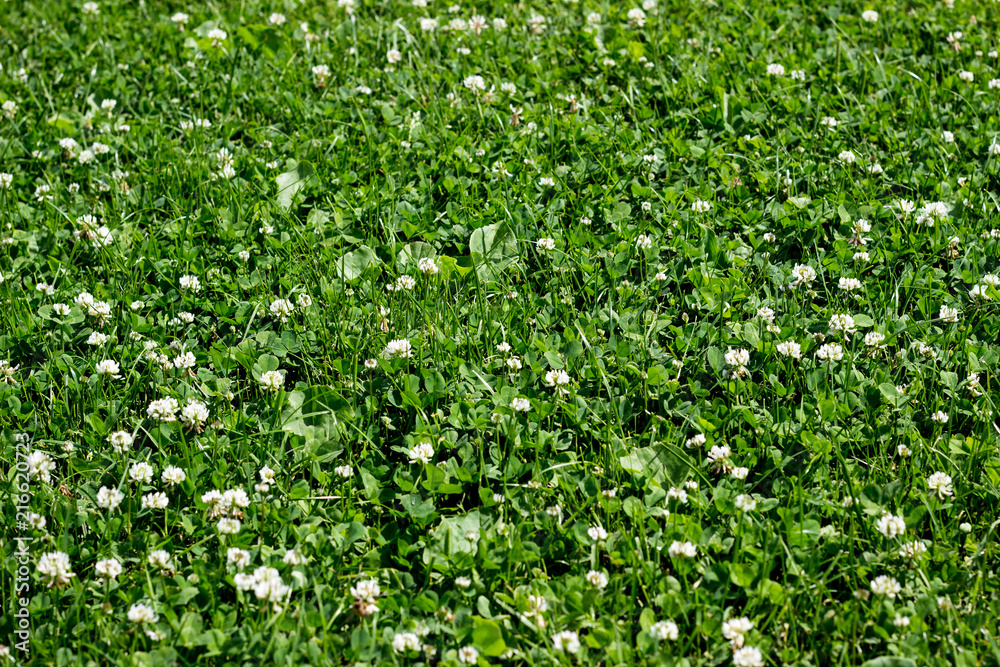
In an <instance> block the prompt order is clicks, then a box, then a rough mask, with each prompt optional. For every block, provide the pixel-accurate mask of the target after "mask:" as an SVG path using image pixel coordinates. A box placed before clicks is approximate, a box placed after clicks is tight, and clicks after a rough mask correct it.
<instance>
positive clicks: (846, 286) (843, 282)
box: [837, 277, 861, 292]
mask: <svg viewBox="0 0 1000 667" xmlns="http://www.w3.org/2000/svg"><path fill="white" fill-rule="evenodd" d="M837 286H838V287H840V289H842V290H844V291H845V292H853V291H855V290H859V289H861V281H860V280H858V279H857V278H843V277H842V278H841V279H840V280H839V281H837Z"/></svg>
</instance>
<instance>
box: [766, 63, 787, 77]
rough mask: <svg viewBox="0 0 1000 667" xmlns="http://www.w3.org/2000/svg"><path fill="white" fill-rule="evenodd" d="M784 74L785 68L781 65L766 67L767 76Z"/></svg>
mask: <svg viewBox="0 0 1000 667" xmlns="http://www.w3.org/2000/svg"><path fill="white" fill-rule="evenodd" d="M784 74H785V66H784V65H782V64H781V63H771V64H770V65H768V66H767V75H768V76H784Z"/></svg>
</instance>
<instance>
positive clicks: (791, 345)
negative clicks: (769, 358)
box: [775, 340, 802, 359]
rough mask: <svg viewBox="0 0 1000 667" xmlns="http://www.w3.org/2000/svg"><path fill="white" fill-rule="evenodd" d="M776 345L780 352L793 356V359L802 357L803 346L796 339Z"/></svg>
mask: <svg viewBox="0 0 1000 667" xmlns="http://www.w3.org/2000/svg"><path fill="white" fill-rule="evenodd" d="M775 347H776V349H777V350H778V353H779V354H782V355H783V356H786V357H791V358H792V359H801V358H802V346H800V345H799V344H798V343H796V342H795V341H790V340H789V341H784V342H782V343H778V344H777V346H775Z"/></svg>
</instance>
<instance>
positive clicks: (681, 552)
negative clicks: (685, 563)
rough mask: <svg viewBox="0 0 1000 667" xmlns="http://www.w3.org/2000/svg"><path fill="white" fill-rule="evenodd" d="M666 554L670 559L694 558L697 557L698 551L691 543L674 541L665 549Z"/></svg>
mask: <svg viewBox="0 0 1000 667" xmlns="http://www.w3.org/2000/svg"><path fill="white" fill-rule="evenodd" d="M667 553H668V554H669V555H670V557H671V558H694V557H695V556H697V555H698V549H697V547H695V545H694V544H692V543H691V542H679V541H676V540H675V541H674V542H671V543H670V546H669V547H668V548H667Z"/></svg>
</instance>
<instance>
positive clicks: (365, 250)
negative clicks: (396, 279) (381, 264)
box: [334, 245, 378, 280]
mask: <svg viewBox="0 0 1000 667" xmlns="http://www.w3.org/2000/svg"><path fill="white" fill-rule="evenodd" d="M375 264H378V257H376V256H375V251H374V250H372V249H371V248H369V247H368V246H366V245H363V246H360V247H359V248H358V249H357V250H353V251H351V252H349V253H347V254H345V255H343V256H342V257H340V259H337V260H334V269H335V270H336V271H337V273H338V275H340V277H341V278H342V279H343V280H356V279H357V278H360V277H361V274H363V273H364V272H365V269H367V268H368V267H369V266H372V265H375Z"/></svg>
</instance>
